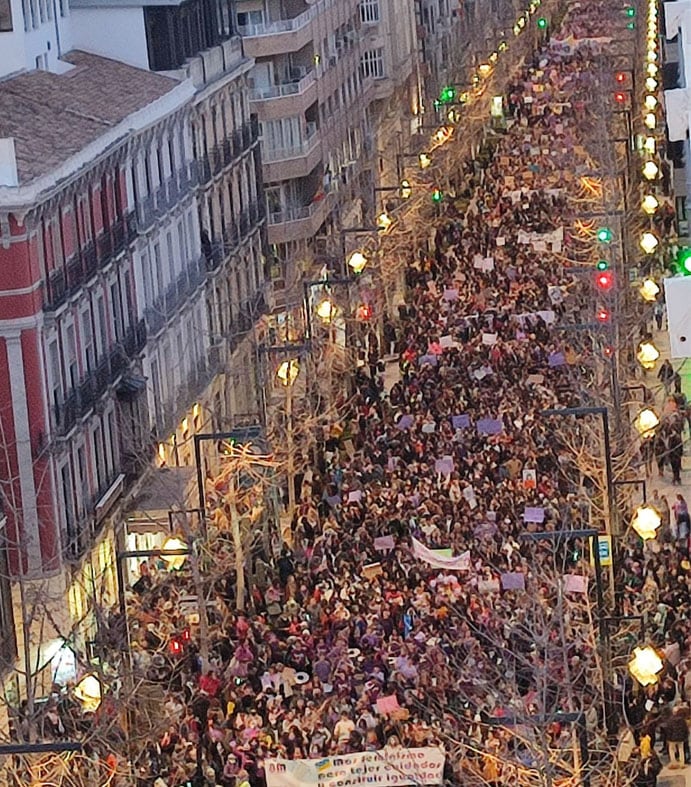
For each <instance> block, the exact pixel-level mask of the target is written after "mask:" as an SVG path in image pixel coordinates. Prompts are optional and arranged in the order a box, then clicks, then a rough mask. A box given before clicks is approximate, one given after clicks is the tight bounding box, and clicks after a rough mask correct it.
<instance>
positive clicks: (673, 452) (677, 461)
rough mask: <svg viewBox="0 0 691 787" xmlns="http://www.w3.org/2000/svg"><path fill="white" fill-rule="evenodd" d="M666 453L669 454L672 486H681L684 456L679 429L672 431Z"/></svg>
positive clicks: (682, 441)
mask: <svg viewBox="0 0 691 787" xmlns="http://www.w3.org/2000/svg"><path fill="white" fill-rule="evenodd" d="M667 452H668V454H669V465H670V467H671V469H672V484H674V485H675V486H680V485H681V460H682V457H683V456H684V440H683V438H682V436H681V429H680V428H679V429H673V430H672V433H671V435H670V437H669V442H668V448H667Z"/></svg>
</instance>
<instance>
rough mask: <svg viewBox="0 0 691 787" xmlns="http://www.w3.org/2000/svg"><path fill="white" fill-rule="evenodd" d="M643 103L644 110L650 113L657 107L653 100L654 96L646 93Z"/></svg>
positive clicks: (655, 101) (654, 99)
mask: <svg viewBox="0 0 691 787" xmlns="http://www.w3.org/2000/svg"><path fill="white" fill-rule="evenodd" d="M643 103H644V104H645V108H646V109H647V110H649V111H650V112H652V111H653V110H654V109H655V107H656V106H657V99H656V98H655V96H653V95H652V94H650V93H648V95H647V96H646V97H645V100H644V102H643Z"/></svg>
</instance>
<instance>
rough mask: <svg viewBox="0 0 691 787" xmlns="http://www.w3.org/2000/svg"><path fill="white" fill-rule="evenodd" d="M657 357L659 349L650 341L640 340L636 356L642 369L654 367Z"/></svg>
mask: <svg viewBox="0 0 691 787" xmlns="http://www.w3.org/2000/svg"><path fill="white" fill-rule="evenodd" d="M659 357H660V351H659V350H658V349H657V347H656V346H655V345H654V344H653V343H652V342H649V341H646V342H641V343H640V344H639V345H638V352H637V353H636V358H637V359H638V363H640V365H641V366H642V367H643V368H644V369H653V368H654V367H655V361H657V359H658V358H659Z"/></svg>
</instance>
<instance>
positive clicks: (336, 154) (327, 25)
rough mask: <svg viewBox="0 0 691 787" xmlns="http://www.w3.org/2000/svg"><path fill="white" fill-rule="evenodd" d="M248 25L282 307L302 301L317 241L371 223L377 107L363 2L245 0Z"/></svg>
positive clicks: (240, 9) (241, 14)
mask: <svg viewBox="0 0 691 787" xmlns="http://www.w3.org/2000/svg"><path fill="white" fill-rule="evenodd" d="M236 19H237V25H238V32H239V33H240V34H241V35H242V40H243V47H244V51H245V54H246V55H248V56H249V57H252V58H253V59H254V61H255V62H254V67H253V69H252V71H251V74H250V79H251V83H250V84H251V87H250V104H251V107H252V110H253V112H256V113H257V116H258V119H259V128H260V135H261V140H262V175H263V180H264V188H265V191H266V200H267V208H268V214H267V220H268V241H269V244H270V252H271V263H272V275H273V277H274V284H277V286H276V287H275V288H274V291H273V293H274V295H278V297H279V300H278V301H276V302H274V304H273V305H274V306H276V305H278V308H279V309H280V308H282V306H281V303H283V304H284V303H285V301H281V299H282V298H283V297H284V296H285V292H286V290H288V291H291V290H292V292H293V294H294V296H295V302H296V303H297V302H299V298H300V295H299V288H298V287H296V286H295V285H296V284H297V282H298V281H299V278H300V275H301V274H303V273H306V272H307V270H308V269H309V267H310V265H311V264H312V261H313V260H314V255H315V242H314V239H315V238H317V237H319V238H321V239H322V241H321V246H320V248H324V240H325V239H326V238H333V237H335V236H336V235H337V232H338V228H339V227H341V226H348V225H349V224H357V223H359V222H360V220H361V213H362V210H361V202H360V195H361V193H362V192H363V191H366V190H367V187H366V184H367V183H369V181H370V178H371V173H370V165H371V154H372V145H371V143H370V141H369V128H370V125H369V120H368V107H369V104H370V103H371V101H372V99H373V93H374V91H373V88H374V79H373V76H372V75H371V74H369V73H367V72H364V71H363V70H362V69H361V68H360V62H361V58H362V44H361V39H362V35H361V34H362V30H361V28H362V24H361V14H360V7H359V3H358V2H357V0H317V2H312V3H306V2H303V0H297V1H296V2H289V3H285V2H279V0H238V2H237V3H236Z"/></svg>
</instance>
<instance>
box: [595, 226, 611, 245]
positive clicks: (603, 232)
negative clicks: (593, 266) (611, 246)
mask: <svg viewBox="0 0 691 787" xmlns="http://www.w3.org/2000/svg"><path fill="white" fill-rule="evenodd" d="M613 237H614V235H613V234H612V230H611V229H610V228H609V227H600V229H599V230H598V231H597V239H598V240H599V241H600V243H610V242H611V241H612V238H613Z"/></svg>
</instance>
